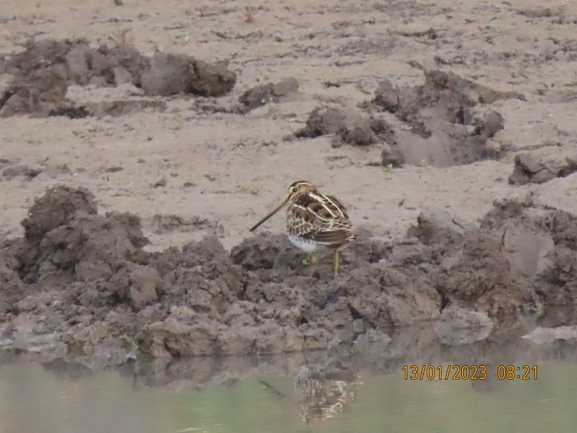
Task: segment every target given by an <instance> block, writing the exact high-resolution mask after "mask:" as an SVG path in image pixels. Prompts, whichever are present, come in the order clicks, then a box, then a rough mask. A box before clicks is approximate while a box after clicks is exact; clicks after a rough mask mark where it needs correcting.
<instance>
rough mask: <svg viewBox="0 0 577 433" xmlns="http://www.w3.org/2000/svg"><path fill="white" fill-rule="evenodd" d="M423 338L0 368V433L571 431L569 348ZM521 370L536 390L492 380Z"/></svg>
mask: <svg viewBox="0 0 577 433" xmlns="http://www.w3.org/2000/svg"><path fill="white" fill-rule="evenodd" d="M431 332H432V331H431V327H426V326H425V327H422V328H420V329H419V328H411V329H405V330H397V331H395V332H391V341H387V342H384V343H383V344H381V345H373V346H371V347H363V348H362V350H361V349H359V348H357V347H352V348H343V347H338V348H335V349H334V350H331V351H330V352H312V353H306V354H294V355H283V356H272V357H239V358H235V357H223V358H194V359H181V360H174V359H171V360H169V359H164V360H159V359H156V360H153V359H138V360H132V361H129V362H127V363H125V364H123V365H122V366H120V367H119V368H117V369H110V368H108V367H106V363H105V362H104V361H102V360H100V361H99V360H98V359H96V358H75V359H69V360H60V361H50V362H45V363H43V364H41V366H40V364H36V363H24V362H22V361H19V362H17V361H16V360H15V359H4V360H0V432H9V433H12V432H15V433H16V432H22V431H43V432H62V431H74V432H101V431H103V430H104V431H109V432H115V431H118V432H132V431H134V432H139V433H147V432H157V431H163V432H186V431H207V432H208V431H239V432H242V431H251V432H257V433H258V432H265V431H267V432H268V431H270V430H271V429H273V427H274V430H275V431H281V432H283V431H313V430H314V429H320V428H322V429H324V430H327V431H330V432H333V431H334V432H338V431H345V430H346V431H363V432H371V431H375V432H377V431H378V432H382V431H393V432H394V431H450V430H455V429H456V426H465V425H467V426H468V427H467V430H468V431H473V432H476V431H494V430H500V429H504V430H507V431H523V432H532V431H535V432H536V431H543V430H544V429H552V430H554V431H573V427H574V425H575V423H576V422H577V401H576V400H575V398H574V390H575V389H576V388H577V344H576V343H575V342H574V341H567V340H559V341H554V342H550V343H545V344H535V343H533V342H531V341H528V340H524V339H516V340H514V341H510V342H503V341H500V340H498V339H496V340H494V341H490V339H487V340H484V341H480V342H476V343H472V344H463V345H458V346H451V345H448V344H441V343H440V342H439V339H438V338H433V334H434V332H433V334H432V333H431ZM524 364H527V365H538V367H539V378H538V379H537V380H529V381H522V380H517V379H515V380H499V378H498V376H497V371H498V369H499V366H501V365H503V366H508V365H513V366H521V365H524ZM404 365H417V366H422V365H426V366H434V367H437V366H443V371H445V368H446V367H447V366H448V365H458V366H462V365H484V366H485V367H486V369H487V379H486V380H476V381H472V380H459V381H457V380H452V379H451V380H445V379H441V380H440V379H438V377H437V378H436V379H435V380H426V379H425V380H416V381H411V380H405V378H404V375H403V370H402V368H403V366H404ZM504 426H509V427H510V426H513V428H504ZM551 426H554V428H553V427H551ZM457 430H458V429H457Z"/></svg>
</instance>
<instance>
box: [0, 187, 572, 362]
mask: <svg viewBox="0 0 577 433" xmlns="http://www.w3.org/2000/svg"><path fill="white" fill-rule="evenodd" d="M165 222H168V223H169V224H172V223H180V221H179V220H175V219H174V218H171V219H170V220H169V221H165ZM23 225H24V226H25V231H26V235H25V237H24V238H22V239H18V240H15V241H11V242H6V243H5V245H4V248H3V249H2V250H0V282H2V287H1V290H0V332H1V333H2V335H4V336H5V338H6V339H7V340H5V341H7V342H8V343H9V344H8V346H7V347H11V348H13V349H15V350H16V349H18V348H20V349H22V350H26V347H28V346H29V345H32V344H34V345H35V347H40V348H41V351H42V353H43V354H44V356H46V357H47V358H49V359H56V358H62V357H70V356H78V355H84V356H85V355H92V354H94V353H100V352H102V351H103V350H104V351H106V353H110V354H111V355H110V358H109V362H111V363H121V362H124V360H125V359H126V356H128V355H129V354H131V353H132V354H133V353H134V352H135V351H137V352H140V353H144V354H149V355H153V356H156V357H180V356H189V355H210V354H257V353H280V352H287V351H301V350H308V349H325V348H327V347H328V346H332V347H336V346H339V345H351V344H352V343H354V342H355V341H360V342H363V341H365V340H367V341H368V340H370V339H371V338H372V337H370V338H369V336H370V335H374V334H375V333H377V334H378V335H385V334H386V333H388V332H390V330H391V329H393V328H395V327H399V326H406V325H410V324H413V323H414V322H415V321H420V320H433V319H436V318H438V317H439V316H440V314H441V313H442V312H443V310H445V309H447V308H450V309H452V310H451V311H457V312H458V314H457V313H455V314H453V315H451V314H449V313H447V314H445V315H444V316H443V318H442V319H441V322H439V327H440V328H439V329H441V328H443V329H445V330H446V329H452V328H451V326H453V325H454V326H460V325H459V323H462V322H463V321H465V322H467V323H469V322H470V323H474V324H482V325H483V326H480V325H479V326H480V327H481V328H482V332H481V331H479V332H478V333H465V334H462V335H461V334H460V336H453V337H454V338H451V335H448V334H447V332H448V331H447V332H445V334H443V335H444V337H443V338H445V339H447V341H453V342H454V343H455V344H460V343H458V342H459V341H469V340H470V339H476V338H481V337H479V336H480V335H483V338H489V337H490V338H493V339H507V338H513V337H512V335H513V334H514V336H515V337H517V336H518V335H517V334H518V332H519V330H518V329H517V328H518V327H516V326H514V320H512V319H511V317H515V314H516V313H517V311H518V309H519V308H521V307H523V306H525V305H537V304H539V303H558V302H562V303H567V302H573V301H574V300H575V297H576V296H577V279H576V277H575V272H573V270H574V269H575V268H576V267H577V217H575V216H574V215H572V214H569V213H567V212H562V211H556V210H550V209H546V208H539V207H537V206H536V205H535V204H534V203H533V202H532V201H531V199H530V198H527V199H521V200H516V199H511V200H506V201H499V202H495V206H494V209H493V210H492V211H491V212H489V213H488V214H487V216H486V217H485V219H484V220H483V222H482V224H481V227H480V228H478V227H476V226H474V225H473V224H471V223H468V222H466V221H462V220H460V219H459V218H457V217H455V216H451V215H449V214H447V213H446V212H443V211H437V210H424V211H423V212H422V214H421V216H420V217H419V219H418V221H417V225H416V226H415V227H414V228H413V229H411V230H410V231H409V233H408V238H407V239H405V240H399V241H395V242H390V243H388V244H383V243H381V242H379V241H377V240H376V239H373V238H372V237H371V234H370V233H369V232H368V231H366V230H363V229H360V230H359V232H358V237H357V241H356V242H355V243H354V244H353V245H351V247H350V248H349V249H347V250H346V251H344V252H343V255H342V259H343V261H342V273H341V274H340V275H339V277H338V278H333V277H332V261H331V260H330V257H325V258H322V257H321V259H320V261H319V263H318V268H317V272H316V273H315V276H310V275H309V268H308V266H306V264H305V263H304V262H303V260H302V259H303V258H305V257H306V256H305V255H304V254H303V253H302V252H300V251H299V250H297V249H296V248H294V247H293V246H292V245H291V244H290V242H289V241H288V240H287V239H286V237H285V236H280V235H277V236H273V235H270V234H267V233H264V234H262V235H259V236H255V237H251V238H248V239H246V240H245V241H244V242H243V243H242V244H241V245H239V246H237V247H235V248H233V250H232V252H231V253H230V254H229V253H228V252H227V251H226V250H225V249H224V247H223V246H222V244H221V243H220V242H219V240H218V238H217V237H215V236H208V237H206V238H205V239H204V240H202V241H201V242H192V243H190V244H188V245H186V246H185V247H184V248H183V249H182V250H178V249H175V248H172V249H168V250H166V251H164V252H160V253H146V252H145V251H143V249H142V247H143V246H144V245H145V244H146V243H147V239H146V238H145V237H144V236H143V235H142V231H141V228H140V221H139V219H138V218H137V217H136V216H134V215H130V214H118V213H109V214H106V215H99V214H97V209H96V206H95V204H94V198H93V196H92V195H91V194H90V192H88V191H87V190H85V189H82V188H79V189H73V188H68V187H62V186H60V187H56V188H54V189H52V190H49V191H48V192H47V193H46V195H45V196H43V197H41V198H39V199H37V200H36V201H35V203H34V205H33V206H32V208H31V210H30V216H29V217H28V218H27V219H26V220H25V221H24V222H23ZM474 311H477V312H479V313H480V314H472V312H474ZM487 317H489V318H490V319H487ZM452 318H453V319H454V320H453V319H452ZM488 320H491V321H493V323H495V328H494V329H497V330H498V331H495V330H491V329H493V328H491V327H490V326H485V325H488V324H489V323H488ZM511 320H512V321H511ZM452 322H455V323H453V324H452ZM503 323H505V324H506V323H509V324H510V327H511V329H512V330H510V332H508V331H507V329H504V328H503V326H509V325H502V326H497V325H498V324H503ZM441 325H442V326H441ZM475 326H477V325H475ZM513 328H514V329H513ZM31 329H33V330H34V331H33V332H32V331H31ZM487 329H489V330H488V331H487ZM439 332H441V331H439ZM485 334H488V335H489V337H487V336H486V335H485ZM365 335H367V337H366V338H365V337H364V336H365ZM457 337H458V338H457ZM475 341H476V340H475ZM363 344H364V345H365V346H367V344H365V343H363ZM363 344H361V346H363Z"/></svg>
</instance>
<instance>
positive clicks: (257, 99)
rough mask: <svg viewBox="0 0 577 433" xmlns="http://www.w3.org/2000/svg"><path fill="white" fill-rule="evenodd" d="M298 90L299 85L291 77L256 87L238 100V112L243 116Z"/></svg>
mask: <svg viewBox="0 0 577 433" xmlns="http://www.w3.org/2000/svg"><path fill="white" fill-rule="evenodd" d="M298 88H299V83H298V81H297V80H296V78H293V77H290V78H285V79H284V80H281V81H279V82H278V83H274V84H273V83H268V84H261V85H258V86H256V87H253V88H252V89H248V90H247V91H246V92H244V93H243V94H242V95H241V96H240V97H239V98H238V102H239V103H240V105H239V107H238V110H239V111H240V112H241V113H243V114H244V113H248V112H249V111H251V110H254V109H255V108H258V107H262V106H263V105H266V104H269V103H271V102H279V101H280V100H281V99H284V98H286V97H287V96H289V95H291V94H294V93H296V92H297V91H298Z"/></svg>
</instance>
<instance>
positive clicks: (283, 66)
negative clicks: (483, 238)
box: [0, 0, 577, 250]
mask: <svg viewBox="0 0 577 433" xmlns="http://www.w3.org/2000/svg"><path fill="white" fill-rule="evenodd" d="M247 6H248V7H250V8H251V11H252V14H253V16H254V19H253V21H252V22H247V21H246V12H245V8H246V7H247ZM429 29H433V30H434V34H435V37H434V38H429V37H423V34H426V32H427V31H428V30H429ZM576 35H577V2H576V1H565V2H561V1H549V2H540V3H539V6H538V7H537V6H535V3H534V2H529V1H522V0H514V1H511V2H508V1H507V2H496V3H492V2H483V1H463V2H454V1H453V2H451V1H446V0H441V1H438V2H435V3H430V2H426V1H404V2H400V1H375V2H361V1H314V2H313V1H296V0H286V1H277V2H262V1H252V2H246V1H208V0H201V1H195V2H191V1H188V2H187V1H175V0H171V1H169V2H155V1H135V0H134V1H130V0H124V5H122V6H116V5H115V4H114V2H113V1H112V0H110V1H109V0H106V1H102V2H94V1H82V0H80V1H79V0H75V1H66V0H56V1H52V2H42V1H38V0H36V1H30V0H3V1H2V2H1V4H0V52H2V53H17V52H20V51H22V50H23V49H24V46H25V44H26V42H27V41H29V40H31V39H32V38H35V39H44V38H54V39H63V38H79V37H82V38H87V39H88V40H89V41H90V42H91V43H92V44H93V45H94V46H98V45H101V44H108V45H109V46H113V45H116V44H117V43H130V44H133V45H134V46H135V47H136V48H137V49H138V50H140V51H141V52H143V53H144V54H147V55H152V54H153V53H154V52H155V51H158V50H161V51H168V52H175V53H184V54H188V55H191V56H194V57H195V58H198V59H201V60H205V61H208V62H220V61H227V62H228V65H229V68H230V69H231V70H233V71H234V72H235V73H236V74H237V75H238V80H237V84H236V86H235V88H234V89H233V91H232V92H231V93H230V94H229V95H227V96H224V97H222V98H219V99H218V103H220V104H223V105H225V106H226V105H227V104H228V105H231V104H234V103H236V100H237V99H238V97H239V96H240V95H241V94H242V93H243V92H244V91H245V90H246V89H248V88H251V87H253V86H255V85H257V84H262V83H268V82H277V81H280V80H282V79H284V78H287V77H294V78H296V79H297V81H298V82H299V86H300V87H299V92H298V94H297V95H294V96H293V97H291V98H289V99H288V100H286V101H282V102H280V103H276V104H267V105H265V106H263V107H261V108H258V109H256V110H253V111H251V112H250V113H248V114H246V115H239V114H230V113H218V112H217V113H211V112H207V111H205V110H202V109H199V105H198V103H197V102H198V98H195V97H193V96H175V97H170V98H164V100H165V101H166V103H167V109H166V110H164V111H162V112H158V111H147V110H144V111H142V112H137V113H133V114H130V115H125V116H121V117H110V116H106V117H103V118H95V117H88V118H85V119H68V118H66V117H50V118H29V117H27V116H21V117H11V118H3V119H0V158H1V159H6V160H8V161H9V163H10V164H24V165H27V166H29V167H31V168H42V169H43V170H44V171H43V172H42V173H41V174H40V175H39V176H37V177H35V178H33V179H31V180H27V179H25V178H23V177H15V178H12V179H9V178H6V177H3V178H2V177H0V180H1V181H0V235H2V236H6V237H7V238H13V237H17V236H21V234H22V228H21V226H20V224H19V223H20V221H21V220H22V219H23V218H24V217H25V216H26V212H27V210H28V209H29V207H30V206H31V204H32V202H33V200H34V198H35V197H37V196H39V195H41V194H42V193H43V191H44V190H45V189H46V188H47V187H50V186H52V185H55V184H60V183H64V184H68V185H72V186H84V187H86V188H88V189H89V190H90V191H92V192H93V193H94V194H95V196H96V197H97V200H98V203H99V210H100V212H107V211H113V210H114V211H129V212H133V213H135V214H137V215H139V216H140V217H141V218H142V219H143V223H144V227H145V234H146V235H147V236H149V237H150V239H151V245H150V246H149V247H148V248H150V249H156V250H160V249H164V248H166V247H168V246H182V245H184V244H185V243H187V242H189V241H191V240H198V239H199V238H201V237H202V236H204V235H205V234H206V233H216V234H217V235H218V236H219V237H220V238H221V241H222V243H223V244H224V245H225V246H226V247H227V248H230V247H232V246H234V245H236V244H238V243H239V242H240V241H241V240H242V239H244V238H246V237H247V236H249V235H250V234H249V233H248V228H249V227H251V226H252V225H253V224H254V223H255V222H256V221H258V220H259V219H260V217H262V216H263V215H264V214H265V213H267V212H268V211H269V210H270V209H271V208H272V207H274V206H275V205H276V204H278V203H279V202H280V200H282V199H283V198H284V197H285V193H286V188H287V187H288V185H289V184H290V183H292V182H293V181H295V180H299V179H307V180H310V181H312V182H313V183H315V184H317V185H318V186H319V187H320V189H321V190H322V191H323V192H326V193H328V194H331V195H334V196H336V197H338V198H339V199H340V200H341V201H342V202H343V203H345V204H346V205H347V207H348V209H349V214H350V216H351V219H352V220H353V222H354V223H355V224H356V225H357V226H362V225H365V226H366V227H368V228H369V229H370V230H372V231H373V233H374V234H375V236H379V237H397V236H402V235H404V233H405V231H406V229H407V228H408V227H409V226H410V225H411V224H413V223H414V222H415V219H416V217H417V216H418V214H419V212H420V211H421V209H423V208H426V207H431V206H434V207H440V208H442V209H446V210H448V211H449V212H450V213H452V214H454V215H458V216H460V217H463V218H465V219H468V220H470V221H476V220H477V219H478V218H480V217H481V216H482V215H484V214H485V213H486V212H487V211H488V210H489V208H490V207H491V203H492V202H493V200H494V199H495V198H498V197H505V196H510V195H516V194H517V195H522V194H526V193H527V192H530V191H531V192H533V193H534V194H535V197H536V199H537V200H539V201H541V202H543V203H546V204H549V205H551V206H556V207H559V208H562V209H566V210H569V211H573V212H577V201H576V200H575V199H574V196H575V192H576V189H577V182H576V180H577V178H576V175H575V174H574V175H570V176H568V177H565V178H559V179H554V180H552V181H550V182H547V183H545V184H542V185H535V184H529V185H525V186H515V185H510V184H509V183H508V177H509V175H510V174H511V173H512V172H513V161H514V158H515V155H516V154H517V153H518V152H522V151H527V150H531V149H536V148H543V147H545V148H547V147H551V149H556V148H559V147H562V148H564V149H569V150H571V149H573V150H575V149H577V122H575V113H577V40H576V39H575V38H576ZM415 64H419V65H422V66H423V67H425V68H440V69H442V70H446V71H452V72H455V73H457V74H459V75H460V76H462V77H463V78H467V79H470V80H474V81H476V82H478V83H480V84H483V85H485V86H489V87H491V88H493V89H496V90H500V91H515V92H519V93H521V94H523V95H524V96H525V99H526V101H521V100H518V99H512V100H506V101H497V102H495V103H493V104H491V109H492V110H496V111H498V112H500V113H501V114H502V115H503V116H504V118H505V128H504V129H503V130H502V131H500V132H499V133H497V135H496V136H495V137H493V138H492V140H493V142H494V145H496V146H500V147H502V148H504V149H507V151H506V152H504V154H503V156H502V157H501V158H500V159H499V160H486V161H479V162H475V163H473V164H469V165H465V166H453V167H448V168H435V167H430V166H405V167H403V168H399V169H393V170H390V169H387V168H386V167H382V166H377V165H374V163H378V162H379V161H380V159H381V147H380V146H379V145H378V144H374V145H370V146H367V147H354V146H350V145H344V146H341V147H338V148H333V147H331V144H330V142H331V138H330V137H326V136H323V137H319V138H315V139H291V140H287V139H286V137H288V136H290V135H291V134H293V133H294V132H295V131H297V130H298V129H300V128H302V127H303V125H304V123H305V122H306V120H307V118H308V115H309V113H310V112H311V111H312V110H313V109H314V108H315V107H317V106H321V105H337V106H354V105H356V104H358V103H360V102H363V101H366V100H370V99H372V98H373V94H374V91H375V89H376V88H377V85H378V82H379V81H380V80H381V79H383V78H388V79H389V80H391V81H392V82H393V83H394V84H395V85H398V86H403V85H415V84H418V83H422V82H423V81H424V76H423V72H422V71H421V70H419V68H416V67H414V65H415ZM327 83H333V84H336V86H335V85H330V86H329V85H327ZM123 91H125V89H120V88H117V89H102V88H93V87H91V88H88V89H82V88H78V86H73V87H71V88H70V89H69V94H70V97H71V98H73V99H79V100H102V99H106V98H110V97H111V95H112V96H114V95H117V94H121V93H122V92H123ZM213 102H214V101H213ZM62 164H66V165H67V166H68V167H69V169H70V171H69V172H60V171H59V170H58V169H55V167H56V166H59V165H62ZM113 167H121V168H122V170H120V171H107V170H109V169H110V168H113ZM163 178H164V179H166V186H164V187H155V186H154V185H155V183H156V182H157V181H159V180H160V179H163ZM185 184H187V185H188V186H185ZM191 184H192V186H191ZM158 214H160V215H178V216H180V217H182V218H183V219H185V220H189V219H191V218H196V219H197V221H203V223H202V224H198V225H197V226H198V227H197V226H189V225H185V226H179V227H176V228H173V229H170V230H168V229H162V228H161V229H159V228H158V227H157V225H155V224H154V219H153V217H154V215H158ZM283 225H284V221H283V218H281V217H277V218H275V219H272V220H271V221H270V222H269V223H267V226H266V228H267V229H269V230H271V231H273V232H280V231H282V230H283Z"/></svg>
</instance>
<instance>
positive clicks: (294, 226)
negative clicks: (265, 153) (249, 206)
mask: <svg viewBox="0 0 577 433" xmlns="http://www.w3.org/2000/svg"><path fill="white" fill-rule="evenodd" d="M284 206H287V211H286V227H287V233H288V237H289V239H290V241H291V242H292V243H293V244H294V245H295V246H297V247H298V248H300V249H301V250H303V251H305V252H307V253H309V254H310V255H311V273H312V272H314V265H315V264H316V262H317V257H316V255H315V252H317V251H319V250H322V249H330V250H333V251H334V273H335V276H337V275H338V273H339V252H340V251H341V250H342V249H344V248H346V247H347V246H348V244H349V243H350V242H352V241H354V240H355V235H354V233H353V225H352V223H351V220H350V219H349V216H348V215H347V211H346V209H345V207H344V206H343V205H342V203H341V202H339V201H338V200H337V199H336V198H334V197H331V196H328V195H324V194H321V193H320V192H319V191H318V190H317V189H316V188H315V186H314V185H312V184H311V183H310V182H307V181H304V180H299V181H298V182H295V183H293V184H292V185H291V186H290V187H289V190H288V197H287V198H286V199H285V200H284V201H283V202H282V203H281V204H280V206H278V207H277V208H276V209H275V210H273V211H272V212H271V213H269V214H268V215H267V216H265V217H264V218H263V219H262V220H260V221H259V222H258V223H257V224H256V225H255V226H254V227H253V228H251V229H250V231H251V232H252V231H255V230H256V229H257V228H258V227H259V226H260V225H261V224H263V223H264V222H265V221H266V220H268V219H269V218H270V217H272V216H273V215H274V214H276V213H277V212H278V211H280V210H281V209H282V208H283V207H284Z"/></svg>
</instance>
